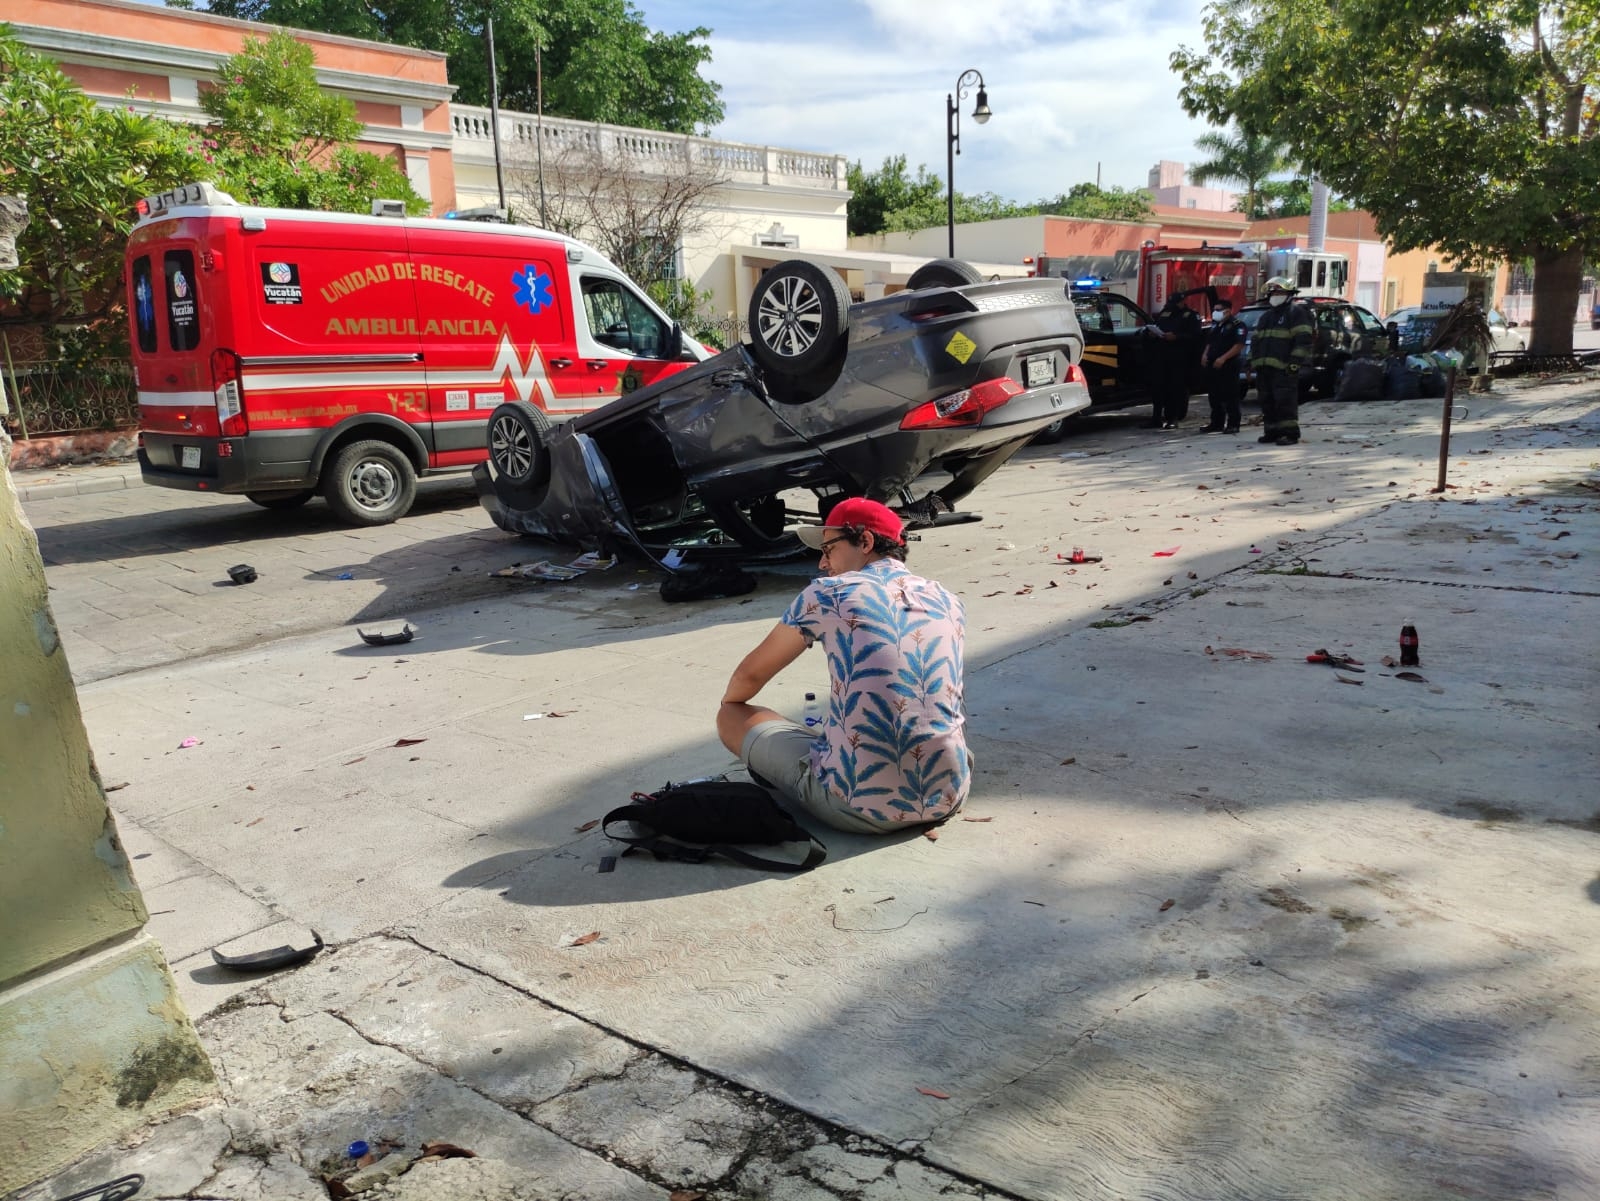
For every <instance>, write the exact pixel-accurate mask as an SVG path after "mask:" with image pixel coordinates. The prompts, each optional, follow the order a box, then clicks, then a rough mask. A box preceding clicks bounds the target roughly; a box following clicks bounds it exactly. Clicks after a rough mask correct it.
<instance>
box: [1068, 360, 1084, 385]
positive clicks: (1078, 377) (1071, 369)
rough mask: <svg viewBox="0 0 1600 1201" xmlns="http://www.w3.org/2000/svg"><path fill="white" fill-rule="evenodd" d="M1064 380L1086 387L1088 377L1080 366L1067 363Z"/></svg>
mask: <svg viewBox="0 0 1600 1201" xmlns="http://www.w3.org/2000/svg"><path fill="white" fill-rule="evenodd" d="M1066 382H1067V383H1069V384H1082V385H1083V386H1084V387H1085V388H1087V387H1088V386H1089V377H1088V376H1087V375H1085V374H1084V373H1083V368H1082V367H1080V366H1078V365H1077V364H1076V363H1068V364H1067V378H1066Z"/></svg>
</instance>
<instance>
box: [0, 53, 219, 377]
mask: <svg viewBox="0 0 1600 1201" xmlns="http://www.w3.org/2000/svg"><path fill="white" fill-rule="evenodd" d="M189 144H190V138H189V136H188V135H187V134H185V133H184V132H182V131H180V130H178V129H176V128H175V127H173V126H172V125H170V124H168V123H167V122H165V121H162V120H159V119H157V118H155V117H147V116H141V115H140V114H138V113H135V112H133V111H132V110H130V109H127V108H118V109H100V108H97V107H96V106H95V103H94V101H93V100H91V99H89V97H87V96H85V95H84V94H83V91H82V89H80V88H79V87H78V86H77V85H76V84H74V83H73V82H72V81H71V80H70V79H68V78H67V76H66V75H64V74H63V73H62V72H61V70H60V69H59V68H58V67H56V65H55V64H54V63H52V62H50V61H49V60H47V59H44V58H41V57H40V56H39V55H37V54H35V53H33V52H32V51H31V50H29V49H27V48H26V47H25V46H23V45H22V43H21V42H20V41H19V40H18V39H17V38H16V37H15V35H13V34H12V33H11V30H10V28H9V26H5V25H0V192H8V193H18V194H21V195H23V196H26V197H27V198H28V210H29V213H30V215H31V220H30V221H29V222H28V226H27V228H26V229H25V230H24V231H23V233H22V235H21V237H20V238H18V240H17V252H18V257H19V258H20V260H21V264H20V266H19V267H18V269H17V270H15V271H0V298H3V299H0V322H3V323H11V324H17V323H26V324H37V325H42V326H44V327H45V330H46V334H47V336H48V338H49V340H50V342H51V347H50V352H51V353H52V354H54V355H56V356H58V357H79V356H89V357H92V356H94V355H95V354H97V353H115V352H117V351H118V350H120V349H121V348H123V347H124V346H125V345H126V339H127V331H126V325H125V322H123V321H121V320H116V319H115V318H117V317H118V315H119V314H120V313H121V312H122V311H123V310H122V300H123V294H122V288H121V278H122V251H123V247H124V245H125V244H126V242H127V239H128V231H129V230H130V229H132V227H133V222H134V219H135V217H136V212H135V205H136V204H137V203H138V202H139V199H140V198H141V197H143V196H147V195H150V194H151V193H154V192H160V191H164V190H166V189H167V188H170V187H174V186H176V185H178V184H181V183H184V182H185V181H187V180H190V179H195V178H198V177H199V175H200V173H201V172H200V169H199V164H198V160H197V159H196V158H195V156H194V155H193V153H192V152H191V150H190V148H189Z"/></svg>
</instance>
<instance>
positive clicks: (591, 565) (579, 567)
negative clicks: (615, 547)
mask: <svg viewBox="0 0 1600 1201" xmlns="http://www.w3.org/2000/svg"><path fill="white" fill-rule="evenodd" d="M616 565H617V556H616V555H611V556H609V557H607V556H605V555H602V554H598V553H597V552H595V551H592V550H591V551H585V552H584V553H583V554H581V555H579V556H578V557H577V558H576V559H574V560H573V561H572V562H570V563H568V564H567V566H568V567H570V568H572V569H573V570H575V571H610V570H611V569H612V568H613V567H615V566H616Z"/></svg>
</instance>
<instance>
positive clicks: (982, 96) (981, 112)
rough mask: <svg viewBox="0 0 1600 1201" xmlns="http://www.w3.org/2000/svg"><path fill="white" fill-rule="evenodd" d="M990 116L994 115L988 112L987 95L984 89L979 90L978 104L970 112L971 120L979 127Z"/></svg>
mask: <svg viewBox="0 0 1600 1201" xmlns="http://www.w3.org/2000/svg"><path fill="white" fill-rule="evenodd" d="M992 116H994V114H993V113H991V112H990V111H989V93H988V91H987V90H986V89H984V88H979V89H978V103H977V106H976V107H975V108H973V110H972V119H973V120H974V121H976V122H977V123H978V124H979V125H982V124H984V123H985V122H987V121H988V120H989V118H990V117H992Z"/></svg>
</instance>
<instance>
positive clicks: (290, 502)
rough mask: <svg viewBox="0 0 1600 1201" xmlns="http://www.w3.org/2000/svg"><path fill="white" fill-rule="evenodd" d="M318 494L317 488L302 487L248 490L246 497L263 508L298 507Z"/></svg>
mask: <svg viewBox="0 0 1600 1201" xmlns="http://www.w3.org/2000/svg"><path fill="white" fill-rule="evenodd" d="M316 494H317V490H316V489H315V488H302V489H301V490H300V491H298V492H246V493H245V494H244V498H245V499H246V500H248V501H249V502H250V503H251V504H253V505H260V506H261V507H262V508H263V509H280V510H281V509H298V508H299V507H300V506H301V505H303V504H305V503H306V501H308V500H310V499H311V498H312V497H313V496H315V495H316Z"/></svg>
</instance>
